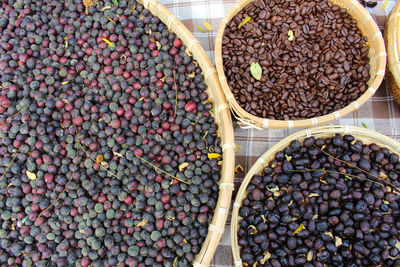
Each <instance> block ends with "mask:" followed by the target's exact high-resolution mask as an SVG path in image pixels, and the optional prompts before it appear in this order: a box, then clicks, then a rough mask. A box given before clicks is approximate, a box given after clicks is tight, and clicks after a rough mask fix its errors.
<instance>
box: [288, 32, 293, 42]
mask: <svg viewBox="0 0 400 267" xmlns="http://www.w3.org/2000/svg"><path fill="white" fill-rule="evenodd" d="M287 35H288V40H289V41H293V39H294V33H293V31H292V30H289V31H288V33H287Z"/></svg>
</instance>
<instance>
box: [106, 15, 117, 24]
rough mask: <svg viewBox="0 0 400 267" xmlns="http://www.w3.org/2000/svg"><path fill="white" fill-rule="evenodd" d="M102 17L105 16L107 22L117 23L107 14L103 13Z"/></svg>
mask: <svg viewBox="0 0 400 267" xmlns="http://www.w3.org/2000/svg"><path fill="white" fill-rule="evenodd" d="M104 17H106V18H107V19H108V21H109V22H111V23H113V24H117V23H116V22H115V21H114V20H112V18H110V16H108V15H104Z"/></svg>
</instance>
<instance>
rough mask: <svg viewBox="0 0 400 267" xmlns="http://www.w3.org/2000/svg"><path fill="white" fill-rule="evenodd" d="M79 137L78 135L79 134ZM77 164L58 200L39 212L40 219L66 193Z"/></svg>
mask: <svg viewBox="0 0 400 267" xmlns="http://www.w3.org/2000/svg"><path fill="white" fill-rule="evenodd" d="M77 137H78V136H77ZM77 158H78V153H77V154H76V157H75V159H77ZM76 165H77V163H76V162H75V164H74V169H73V170H72V173H71V177H69V179H68V182H67V184H66V185H65V187H64V190H63V191H62V192H61V193H60V194H59V195H58V197H57V198H56V200H54V202H53V203H51V204H50V206H48V207H47V208H45V209H44V210H42V211H41V212H40V213H39V216H38V219H39V218H40V216H42V214H43V213H44V212H46V211H48V210H49V209H50V208H51V207H53V206H54V205H55V204H56V203H57V202H58V200H60V198H61V196H62V194H64V193H65V191H67V187H68V185H69V184H70V183H71V181H72V178H73V177H74V174H75V169H76Z"/></svg>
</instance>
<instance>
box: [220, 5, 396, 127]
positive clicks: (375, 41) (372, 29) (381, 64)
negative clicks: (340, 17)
mask: <svg viewBox="0 0 400 267" xmlns="http://www.w3.org/2000/svg"><path fill="white" fill-rule="evenodd" d="M253 1H254V0H239V1H238V2H237V3H236V4H235V5H234V7H232V8H231V9H230V10H229V11H228V13H227V14H226V15H225V17H224V19H223V20H222V23H221V24H220V26H219V28H218V32H217V37H216V41H215V64H216V68H217V72H218V78H219V81H220V83H221V85H222V89H223V92H224V93H225V96H226V98H227V100H228V102H229V105H230V108H231V110H232V113H233V114H235V117H238V118H240V119H241V120H242V121H245V122H246V123H245V124H246V125H247V127H252V128H255V129H257V128H290V127H293V128H306V127H312V126H318V125H324V124H327V123H329V122H332V121H334V120H336V119H338V118H340V117H343V116H345V115H347V114H348V113H350V112H354V111H356V110H357V109H358V108H359V107H360V106H361V105H363V104H364V103H365V102H366V101H367V100H368V99H369V98H370V97H371V96H372V94H373V93H372V92H375V91H376V90H377V89H378V88H379V86H380V84H381V83H382V80H383V76H384V75H383V74H381V73H385V68H386V50H385V44H384V42H383V38H382V34H381V33H380V30H379V28H378V26H377V25H376V23H375V21H374V20H373V18H372V16H371V15H370V14H369V13H368V11H367V10H365V9H364V8H363V7H362V6H361V5H360V4H359V3H358V1H357V0H330V1H331V2H333V3H334V4H336V5H338V6H340V7H342V8H346V9H347V10H348V12H349V13H350V14H351V15H352V16H353V18H355V19H356V20H357V21H358V27H359V28H360V30H361V32H362V34H363V35H365V36H366V37H367V38H368V41H369V42H370V44H369V46H370V51H369V55H368V56H369V58H370V67H371V68H370V75H371V78H370V80H369V81H368V83H367V85H368V87H370V88H373V89H374V90H367V91H366V92H365V93H364V94H362V95H361V96H360V97H359V98H358V99H357V102H356V103H355V104H349V105H347V106H346V107H344V108H342V109H340V110H337V111H335V112H332V113H330V114H328V115H324V116H320V117H317V118H314V119H303V120H294V121H293V124H292V123H289V122H288V121H283V120H272V119H270V120H268V121H267V123H266V121H265V120H264V118H261V117H257V116H254V115H252V114H250V113H248V112H246V111H245V110H244V109H243V108H242V107H241V106H240V105H239V104H238V103H237V101H236V99H235V98H234V97H233V95H232V92H231V88H230V87H229V85H228V82H227V79H226V77H225V72H224V67H223V59H222V40H223V34H224V30H225V27H226V24H227V23H229V21H230V20H231V19H232V18H233V17H234V16H235V15H236V14H237V13H238V12H239V11H240V10H241V9H243V8H244V7H245V6H246V5H247V4H249V3H250V2H253ZM399 1H400V0H399ZM399 79H400V75H399Z"/></svg>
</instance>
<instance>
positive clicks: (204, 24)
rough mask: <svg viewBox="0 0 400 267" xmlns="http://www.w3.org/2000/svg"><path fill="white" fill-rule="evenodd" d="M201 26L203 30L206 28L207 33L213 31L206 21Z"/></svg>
mask: <svg viewBox="0 0 400 267" xmlns="http://www.w3.org/2000/svg"><path fill="white" fill-rule="evenodd" d="M203 26H204V28H206V29H207V30H208V31H210V32H211V31H212V30H214V29H213V27H212V26H211V24H210V23H208V22H207V21H204V22H203Z"/></svg>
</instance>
